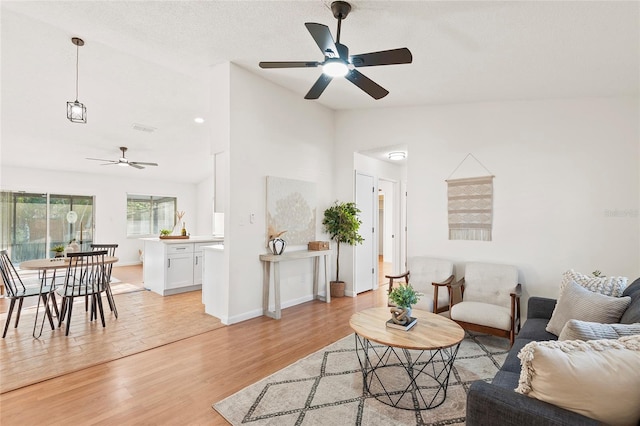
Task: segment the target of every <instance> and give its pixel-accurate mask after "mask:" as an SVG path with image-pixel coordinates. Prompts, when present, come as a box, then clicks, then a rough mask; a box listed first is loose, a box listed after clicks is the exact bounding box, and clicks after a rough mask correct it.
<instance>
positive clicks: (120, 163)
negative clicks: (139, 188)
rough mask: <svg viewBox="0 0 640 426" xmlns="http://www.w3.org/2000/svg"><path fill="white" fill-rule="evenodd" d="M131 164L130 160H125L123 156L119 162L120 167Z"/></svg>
mask: <svg viewBox="0 0 640 426" xmlns="http://www.w3.org/2000/svg"><path fill="white" fill-rule="evenodd" d="M128 165H129V162H128V161H127V160H124V161H123V159H122V158H121V159H120V162H119V163H118V166H120V167H127V166H128Z"/></svg>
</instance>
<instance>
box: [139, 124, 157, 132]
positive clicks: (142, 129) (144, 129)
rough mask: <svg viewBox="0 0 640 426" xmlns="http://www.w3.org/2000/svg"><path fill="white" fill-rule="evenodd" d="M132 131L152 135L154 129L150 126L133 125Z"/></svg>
mask: <svg viewBox="0 0 640 426" xmlns="http://www.w3.org/2000/svg"><path fill="white" fill-rule="evenodd" d="M133 130H138V131H140V132H147V133H153V132H155V131H156V128H155V127H151V126H145V125H144V124H137V123H133Z"/></svg>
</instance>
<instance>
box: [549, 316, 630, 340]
mask: <svg viewBox="0 0 640 426" xmlns="http://www.w3.org/2000/svg"><path fill="white" fill-rule="evenodd" d="M634 334H640V323H637V324H601V323H599V322H588V321H580V320H575V319H572V320H569V321H567V323H566V324H565V326H564V328H563V329H562V332H561V333H560V337H559V338H558V340H598V339H618V338H620V337H622V336H632V335H634Z"/></svg>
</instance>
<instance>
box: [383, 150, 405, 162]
mask: <svg viewBox="0 0 640 426" xmlns="http://www.w3.org/2000/svg"><path fill="white" fill-rule="evenodd" d="M387 156H388V157H389V160H393V161H400V160H404V159H405V158H407V153H406V152H404V151H393V152H390V153H389V154H387Z"/></svg>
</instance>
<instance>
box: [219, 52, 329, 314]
mask: <svg viewBox="0 0 640 426" xmlns="http://www.w3.org/2000/svg"><path fill="white" fill-rule="evenodd" d="M230 69H231V80H230V81H231V108H230V118H231V125H230V144H229V188H230V190H229V203H228V205H227V206H226V210H225V255H226V256H228V257H227V259H228V265H229V270H228V276H229V278H228V280H229V281H228V283H229V286H230V293H229V303H230V309H229V314H230V319H229V322H230V323H233V322H237V321H240V320H243V319H246V318H249V317H252V316H257V315H262V308H261V307H262V265H261V262H260V260H259V259H258V257H259V255H260V254H262V253H266V247H265V243H266V177H267V176H277V177H284V178H290V179H298V180H305V181H310V182H315V183H316V185H317V187H316V190H317V192H316V193H317V211H316V218H317V219H316V220H317V233H316V236H317V238H318V239H321V238H322V237H323V235H321V221H322V213H323V212H324V210H325V209H326V208H327V207H328V206H329V205H330V204H331V203H332V201H333V194H332V186H331V185H332V166H331V163H332V161H331V160H332V158H333V139H334V121H333V116H334V114H333V112H332V111H331V110H329V109H327V108H325V107H322V106H320V105H318V104H317V103H315V102H313V101H307V100H304V99H303V98H302V97H301V96H299V95H297V94H294V93H292V92H290V91H288V90H286V89H284V88H282V87H280V86H277V85H275V84H273V83H270V82H267V81H266V80H264V79H262V78H260V77H258V76H256V75H254V74H251V73H249V72H248V71H246V70H244V69H242V68H240V67H238V66H236V65H233V64H232V65H231V68H230ZM252 213H253V214H254V215H255V216H254V217H255V222H254V223H250V221H249V215H250V214H252ZM284 237H285V239H286V234H285V235H284ZM324 238H325V239H326V236H324ZM299 248H306V247H287V250H295V249H299ZM281 281H282V300H283V306H289V305H291V304H295V303H299V302H301V301H305V300H309V299H310V297H311V295H312V263H311V261H310V260H308V259H307V260H302V261H294V262H285V263H283V264H282V266H281Z"/></svg>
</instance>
